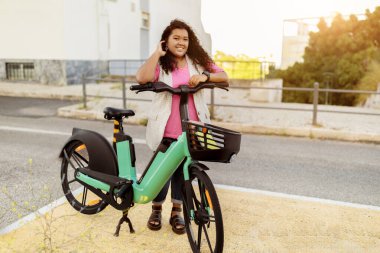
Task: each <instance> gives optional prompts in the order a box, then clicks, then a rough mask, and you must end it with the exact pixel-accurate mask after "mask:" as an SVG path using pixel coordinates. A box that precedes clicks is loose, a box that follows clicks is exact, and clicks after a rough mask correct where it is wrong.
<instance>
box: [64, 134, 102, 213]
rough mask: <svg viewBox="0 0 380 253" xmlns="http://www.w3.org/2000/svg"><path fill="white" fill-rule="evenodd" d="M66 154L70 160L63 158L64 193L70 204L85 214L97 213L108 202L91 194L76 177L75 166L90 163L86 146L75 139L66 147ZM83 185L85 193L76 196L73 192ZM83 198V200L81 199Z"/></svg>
mask: <svg viewBox="0 0 380 253" xmlns="http://www.w3.org/2000/svg"><path fill="white" fill-rule="evenodd" d="M65 151H66V154H67V156H68V158H69V160H70V162H69V161H68V160H67V159H66V157H65V156H63V158H62V164H61V184H62V189H63V193H64V194H65V197H66V199H67V201H68V202H69V203H70V205H71V206H72V207H73V208H74V209H76V210H77V211H79V212H80V213H83V214H88V215H91V214H96V213H99V212H101V211H103V210H104V208H106V207H107V205H108V203H106V202H105V201H103V200H101V199H100V198H99V197H98V196H96V195H95V194H89V191H90V192H91V190H89V189H88V188H86V187H85V186H84V185H82V184H81V182H80V181H79V180H76V178H75V168H73V167H72V165H74V167H76V166H77V167H86V165H88V162H89V161H88V160H89V156H88V152H87V148H86V146H85V145H84V144H83V143H82V142H80V141H73V142H71V143H70V144H69V145H68V146H67V147H66V148H65ZM81 186H83V187H84V188H83V193H82V194H78V195H76V196H74V194H73V192H74V191H75V190H77V189H78V188H80V187H81ZM80 200H81V201H80Z"/></svg>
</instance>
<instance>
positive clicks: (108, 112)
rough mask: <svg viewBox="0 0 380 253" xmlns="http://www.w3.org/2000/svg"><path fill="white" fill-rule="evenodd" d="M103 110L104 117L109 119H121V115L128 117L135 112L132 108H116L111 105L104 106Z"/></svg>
mask: <svg viewBox="0 0 380 253" xmlns="http://www.w3.org/2000/svg"><path fill="white" fill-rule="evenodd" d="M103 112H104V118H105V119H108V120H111V119H119V120H120V119H122V118H123V117H126V118H128V117H130V116H134V115H135V112H134V111H132V110H125V109H118V108H113V107H106V108H104V110H103Z"/></svg>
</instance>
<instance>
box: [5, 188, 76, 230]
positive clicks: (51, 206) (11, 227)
mask: <svg viewBox="0 0 380 253" xmlns="http://www.w3.org/2000/svg"><path fill="white" fill-rule="evenodd" d="M81 191H83V187H79V188H78V189H76V190H75V191H73V195H78V194H79V193H80V192H81ZM66 201H67V199H66V197H65V196H63V197H61V198H59V199H57V200H55V201H53V202H52V203H50V204H48V205H46V206H44V207H41V208H40V209H38V210H37V211H35V212H34V213H31V214H28V215H27V216H25V217H23V218H21V219H19V220H18V221H16V222H13V223H12V224H10V225H8V226H6V227H5V228H2V229H1V230H0V235H3V234H7V233H9V232H12V231H13V230H16V229H18V228H20V227H22V226H23V225H25V224H26V223H27V222H29V221H32V220H34V219H36V218H37V217H41V216H42V215H44V214H45V213H47V212H49V211H50V210H52V209H54V208H56V207H58V206H60V205H62V204H63V203H65V202H66Z"/></svg>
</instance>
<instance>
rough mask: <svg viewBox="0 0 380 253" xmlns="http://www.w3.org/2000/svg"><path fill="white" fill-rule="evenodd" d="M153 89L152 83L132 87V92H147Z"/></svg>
mask: <svg viewBox="0 0 380 253" xmlns="http://www.w3.org/2000/svg"><path fill="white" fill-rule="evenodd" d="M152 87H153V85H152V83H147V84H137V85H132V86H131V87H130V88H129V89H130V90H146V89H151V88H152Z"/></svg>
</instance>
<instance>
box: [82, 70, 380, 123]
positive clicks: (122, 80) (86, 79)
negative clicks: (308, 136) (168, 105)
mask: <svg viewBox="0 0 380 253" xmlns="http://www.w3.org/2000/svg"><path fill="white" fill-rule="evenodd" d="M89 81H93V82H114V83H121V84H122V97H121V98H120V97H113V96H99V95H96V96H92V95H87V90H86V84H87V83H88V82H89ZM126 83H127V81H126V78H124V77H122V78H118V79H104V78H103V79H102V78H95V77H83V78H82V87H83V106H84V108H87V98H88V97H96V98H99V97H101V98H111V99H122V101H123V108H124V109H126V108H127V99H128V100H134V101H144V102H150V101H151V100H150V99H139V98H127V96H126ZM229 89H269V90H288V91H308V92H313V109H301V108H286V107H275V106H274V107H271V106H269V107H268V106H251V105H248V106H247V105H231V104H216V103H215V102H214V101H215V95H214V90H211V93H210V94H211V98H210V101H211V102H210V104H208V105H209V106H210V117H211V119H214V111H215V107H216V106H220V107H236V108H252V109H253V108H259V109H270V110H292V111H309V112H312V124H313V125H314V126H316V125H318V122H317V116H318V113H319V112H330V113H346V114H361V115H375V116H380V113H366V112H348V111H338V110H334V111H333V110H321V109H318V105H319V104H318V98H319V93H320V92H325V93H328V92H330V93H357V94H376V95H380V92H377V91H366V90H342V89H320V88H319V83H314V88H298V87H256V86H250V87H246V86H230V87H229Z"/></svg>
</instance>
